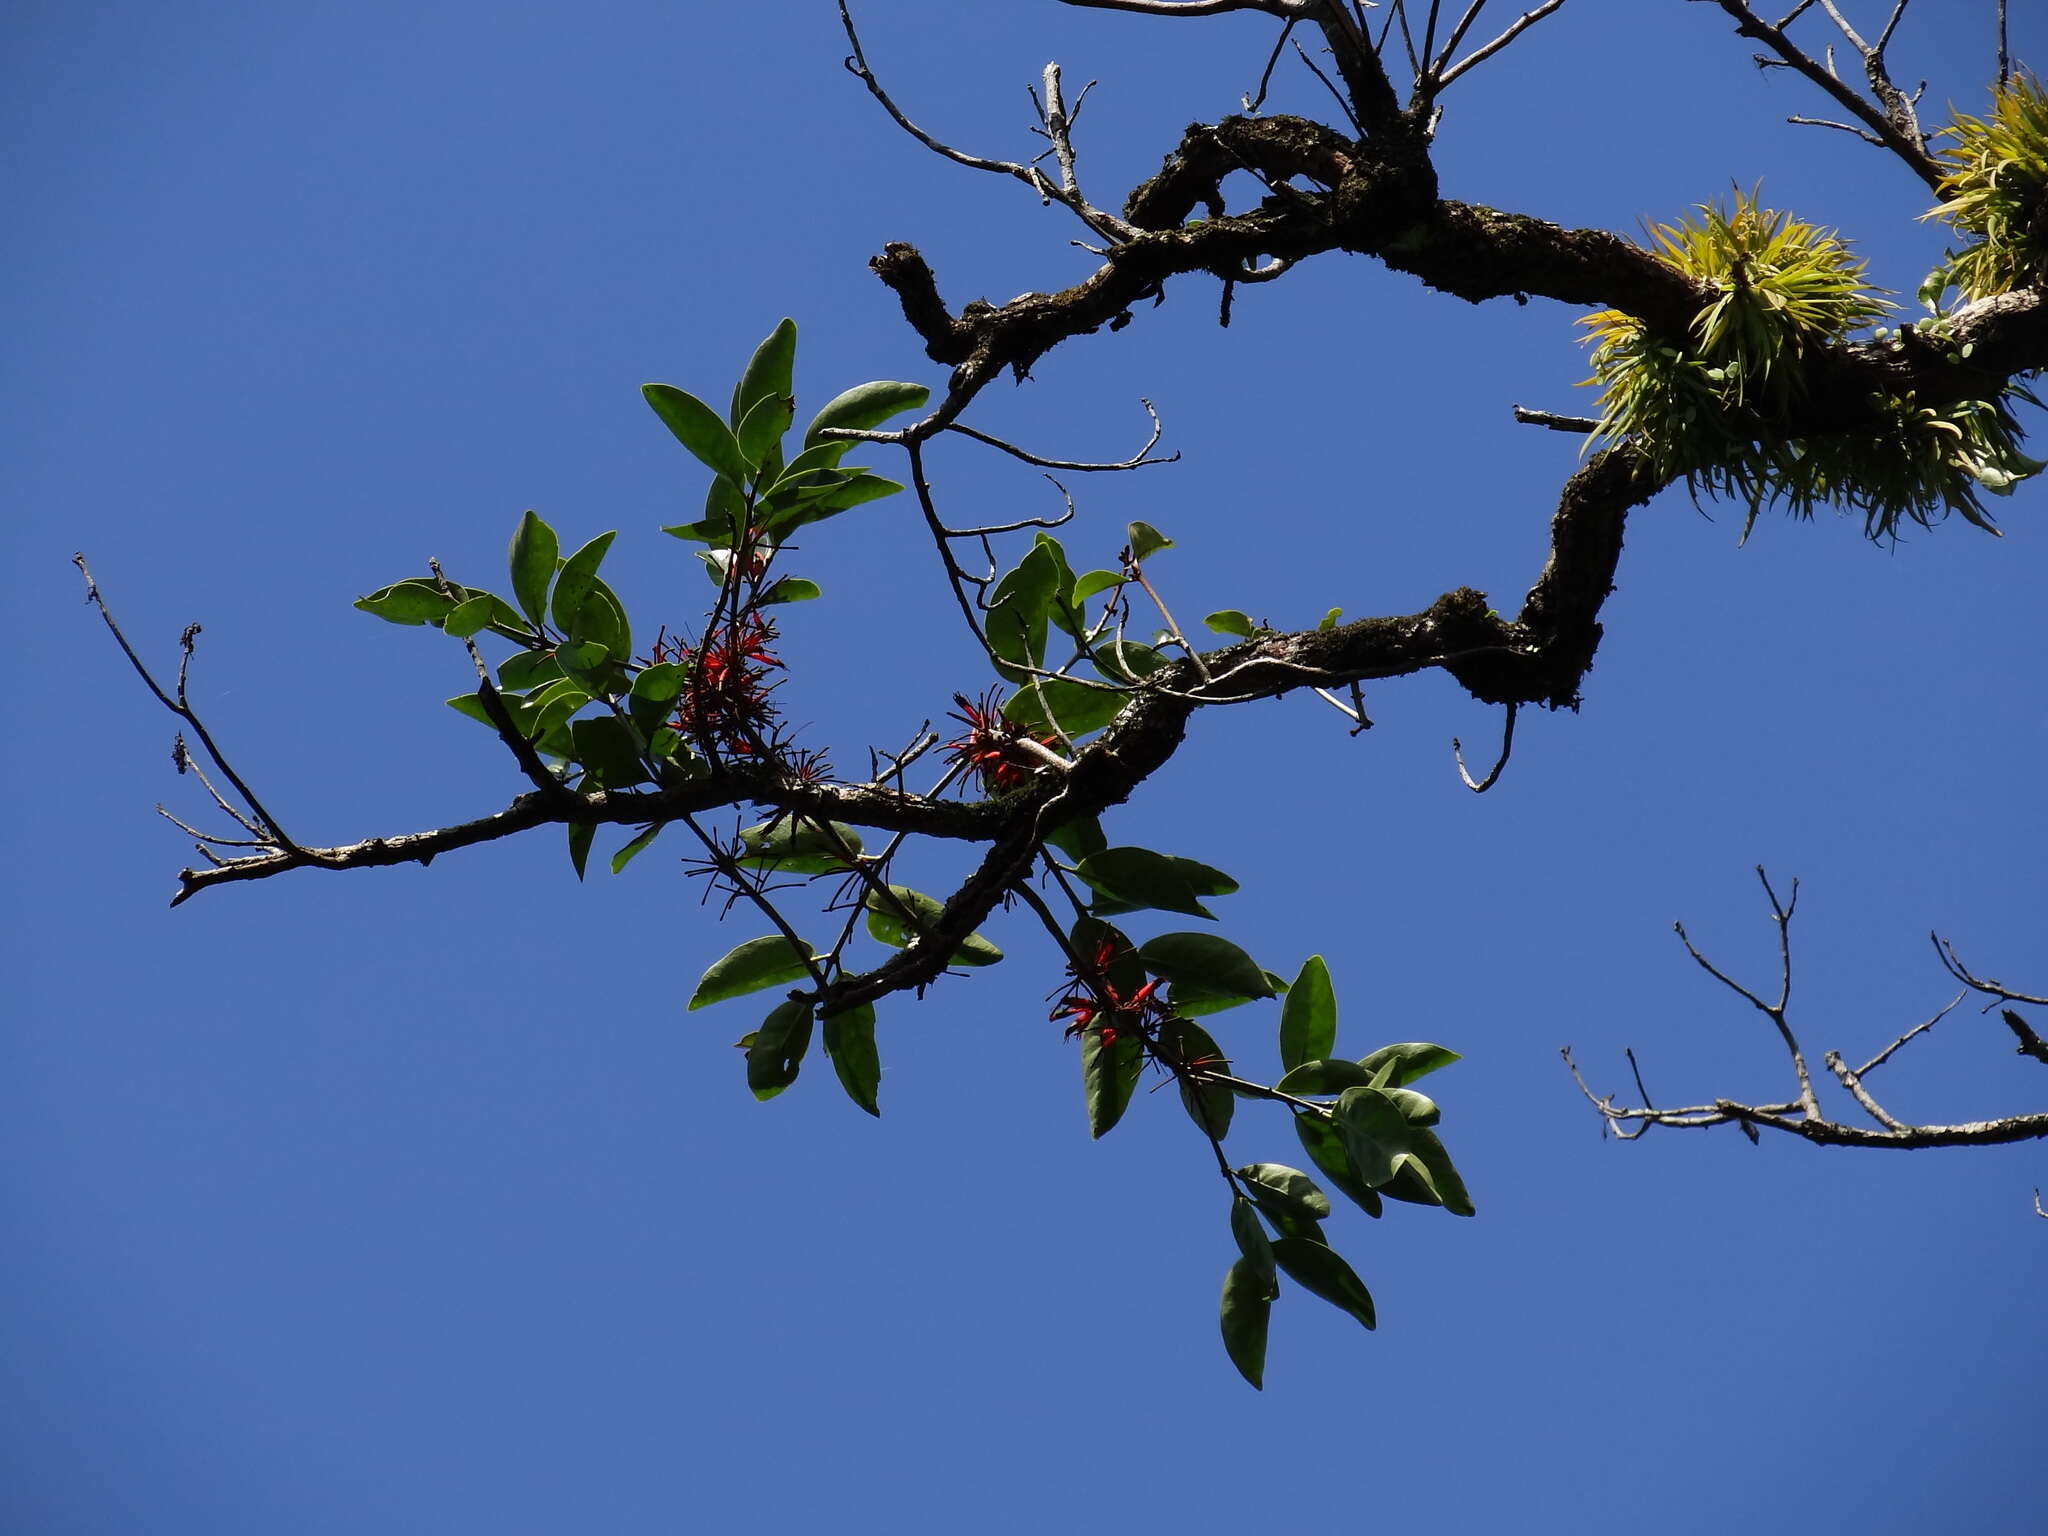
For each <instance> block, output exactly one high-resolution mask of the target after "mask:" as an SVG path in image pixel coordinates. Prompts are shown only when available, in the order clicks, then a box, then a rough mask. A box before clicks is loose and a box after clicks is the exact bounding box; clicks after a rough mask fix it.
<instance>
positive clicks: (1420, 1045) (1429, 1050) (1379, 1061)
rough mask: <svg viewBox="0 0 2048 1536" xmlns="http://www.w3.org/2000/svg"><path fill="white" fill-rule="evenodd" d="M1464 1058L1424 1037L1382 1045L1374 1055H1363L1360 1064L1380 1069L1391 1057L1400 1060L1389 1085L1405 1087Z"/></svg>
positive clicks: (1396, 1060)
mask: <svg viewBox="0 0 2048 1536" xmlns="http://www.w3.org/2000/svg"><path fill="white" fill-rule="evenodd" d="M1464 1059H1465V1058H1464V1057H1462V1056H1460V1055H1459V1054H1458V1053H1457V1052H1456V1051H1453V1050H1448V1049H1446V1048H1445V1047H1443V1046H1441V1045H1430V1044H1428V1043H1427V1042H1425V1041H1421V1040H1405V1041H1403V1042H1402V1043H1401V1044H1399V1045H1383V1046H1381V1047H1380V1048H1379V1049H1378V1050H1376V1051H1374V1052H1373V1053H1372V1054H1371V1055H1370V1056H1366V1057H1363V1058H1361V1059H1360V1061H1359V1063H1358V1064H1359V1065H1360V1066H1361V1067H1363V1068H1365V1070H1366V1071H1368V1072H1377V1071H1379V1069H1380V1068H1381V1067H1383V1066H1385V1065H1386V1064H1387V1063H1388V1062H1389V1061H1392V1062H1395V1063H1397V1065H1396V1066H1395V1068H1394V1075H1393V1076H1392V1077H1391V1078H1389V1079H1388V1085H1389V1086H1390V1087H1394V1088H1401V1087H1405V1086H1406V1085H1407V1084H1409V1083H1412V1082H1414V1081H1415V1079H1417V1078H1418V1077H1426V1076H1427V1075H1428V1074H1430V1073H1431V1072H1434V1071H1436V1070H1437V1068H1439V1067H1448V1066H1449V1065H1450V1064H1451V1063H1452V1062H1454V1061H1463V1060H1464Z"/></svg>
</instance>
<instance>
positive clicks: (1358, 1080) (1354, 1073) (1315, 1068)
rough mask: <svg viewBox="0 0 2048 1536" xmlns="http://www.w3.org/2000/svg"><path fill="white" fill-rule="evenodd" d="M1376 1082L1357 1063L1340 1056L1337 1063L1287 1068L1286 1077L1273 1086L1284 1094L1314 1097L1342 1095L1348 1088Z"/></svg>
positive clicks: (1304, 1063) (1303, 1064)
mask: <svg viewBox="0 0 2048 1536" xmlns="http://www.w3.org/2000/svg"><path fill="white" fill-rule="evenodd" d="M1371 1081H1372V1074H1371V1073H1370V1072H1368V1071H1366V1070H1365V1068H1363V1067H1361V1066H1360V1065H1359V1064H1358V1063H1357V1062H1355V1061H1345V1060H1344V1059H1343V1058H1341V1057H1339V1058H1338V1059H1337V1060H1334V1061H1304V1062H1302V1063H1301V1065H1299V1066H1296V1067H1290V1068H1288V1069H1287V1074H1286V1076H1284V1077H1282V1078H1281V1079H1280V1081H1279V1082H1277V1083H1275V1084H1274V1085H1273V1086H1274V1087H1275V1088H1276V1089H1278V1090H1279V1091H1280V1092H1281V1093H1292V1094H1297V1095H1304V1096H1313V1095H1315V1094H1319V1093H1342V1092H1343V1091H1344V1090H1345V1089H1346V1088H1363V1087H1365V1086H1366V1085H1367V1084H1369V1083H1370V1082H1371Z"/></svg>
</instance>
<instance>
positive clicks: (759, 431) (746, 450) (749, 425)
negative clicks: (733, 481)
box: [733, 395, 796, 478]
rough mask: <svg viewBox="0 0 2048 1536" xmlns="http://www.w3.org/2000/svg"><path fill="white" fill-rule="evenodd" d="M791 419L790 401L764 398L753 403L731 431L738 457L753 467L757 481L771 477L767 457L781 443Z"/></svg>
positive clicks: (780, 397) (793, 403)
mask: <svg viewBox="0 0 2048 1536" xmlns="http://www.w3.org/2000/svg"><path fill="white" fill-rule="evenodd" d="M795 415H796V400H795V398H794V397H792V396H790V395H767V396H764V397H763V398H761V399H759V400H757V401H755V402H754V404H753V407H752V408H751V409H750V410H748V412H747V415H746V419H745V420H744V421H742V422H741V423H740V424H739V426H738V428H737V429H735V431H734V433H733V436H734V438H735V440H736V441H737V442H738V443H739V446H740V457H741V458H743V459H745V460H746V461H747V463H748V464H749V465H751V466H753V469H754V473H755V475H756V477H757V478H759V477H765V476H766V475H768V474H769V473H771V471H770V469H769V455H770V454H771V453H773V452H774V450H775V447H776V445H777V444H778V443H780V442H781V441H782V434H783V433H785V432H787V431H788V430H789V424H790V421H791V419H792V418H794V417H795Z"/></svg>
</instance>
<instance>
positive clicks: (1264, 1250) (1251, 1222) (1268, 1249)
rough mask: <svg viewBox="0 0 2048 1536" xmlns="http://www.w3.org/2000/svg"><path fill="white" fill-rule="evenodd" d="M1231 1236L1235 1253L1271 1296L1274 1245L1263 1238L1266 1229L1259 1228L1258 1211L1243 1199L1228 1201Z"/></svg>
mask: <svg viewBox="0 0 2048 1536" xmlns="http://www.w3.org/2000/svg"><path fill="white" fill-rule="evenodd" d="M1230 1235H1231V1236H1232V1237H1233V1238H1235V1239H1236V1240H1237V1251H1238V1252H1239V1253H1240V1254H1242V1255H1243V1256H1244V1261H1245V1263H1247V1264H1249V1265H1250V1266H1251V1269H1252V1274H1253V1276H1254V1277H1255V1278H1257V1279H1258V1280H1259V1282H1260V1283H1261V1284H1263V1285H1264V1286H1265V1287H1266V1291H1267V1293H1268V1294H1269V1295H1270V1294H1271V1293H1272V1292H1273V1291H1274V1290H1275V1289H1277V1287H1276V1286H1275V1285H1274V1280H1275V1278H1276V1277H1275V1275H1274V1272H1273V1244H1272V1242H1271V1240H1270V1239H1268V1238H1267V1236H1266V1229H1265V1228H1264V1227H1262V1226H1261V1225H1259V1211H1258V1207H1257V1206H1255V1205H1253V1204H1252V1203H1251V1201H1249V1200H1247V1199H1245V1197H1244V1196H1243V1195H1233V1196H1231V1199H1230Z"/></svg>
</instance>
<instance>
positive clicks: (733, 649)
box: [654, 613, 782, 757]
mask: <svg viewBox="0 0 2048 1536" xmlns="http://www.w3.org/2000/svg"><path fill="white" fill-rule="evenodd" d="M774 639H775V626H774V625H773V624H771V623H769V622H768V621H767V620H765V619H763V618H761V617H760V615H758V614H755V613H741V614H739V615H738V616H737V617H735V618H733V619H730V620H727V621H725V622H723V623H721V624H719V625H718V626H716V627H715V628H714V629H713V630H712V631H711V633H710V634H708V635H706V636H705V637H704V638H703V639H702V640H701V641H699V642H698V643H697V644H696V645H694V646H678V647H676V648H675V651H674V653H673V654H668V653H667V648H666V647H665V646H663V645H662V644H661V643H660V642H658V641H657V642H656V644H655V648H654V659H655V660H656V661H657V662H660V661H678V662H682V663H684V664H685V665H687V666H688V668H689V676H688V678H687V680H686V681H685V682H684V684H683V691H682V696H681V697H680V698H679V699H677V701H676V715H675V721H674V724H675V728H676V729H677V730H679V731H681V732H683V733H684V734H685V735H688V736H691V737H693V738H695V739H697V740H700V741H703V740H708V741H710V742H712V743H714V744H716V745H717V746H720V747H722V748H724V749H725V750H726V751H728V752H731V753H734V754H736V755H738V756H741V757H751V756H754V755H757V754H758V753H760V752H762V751H764V750H765V748H766V742H767V738H768V736H769V734H770V732H771V731H772V730H773V727H774V724H775V705H774V701H773V700H772V699H770V697H769V695H770V694H771V693H773V692H774V689H775V685H774V684H772V683H770V682H769V681H768V680H767V679H768V674H769V672H771V671H773V670H777V669H779V668H780V667H781V666H782V662H781V661H780V660H779V659H778V658H777V657H776V656H775V654H774V653H773V652H772V651H770V650H769V649H768V646H769V644H770V642H772V641H773V640H774Z"/></svg>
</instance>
